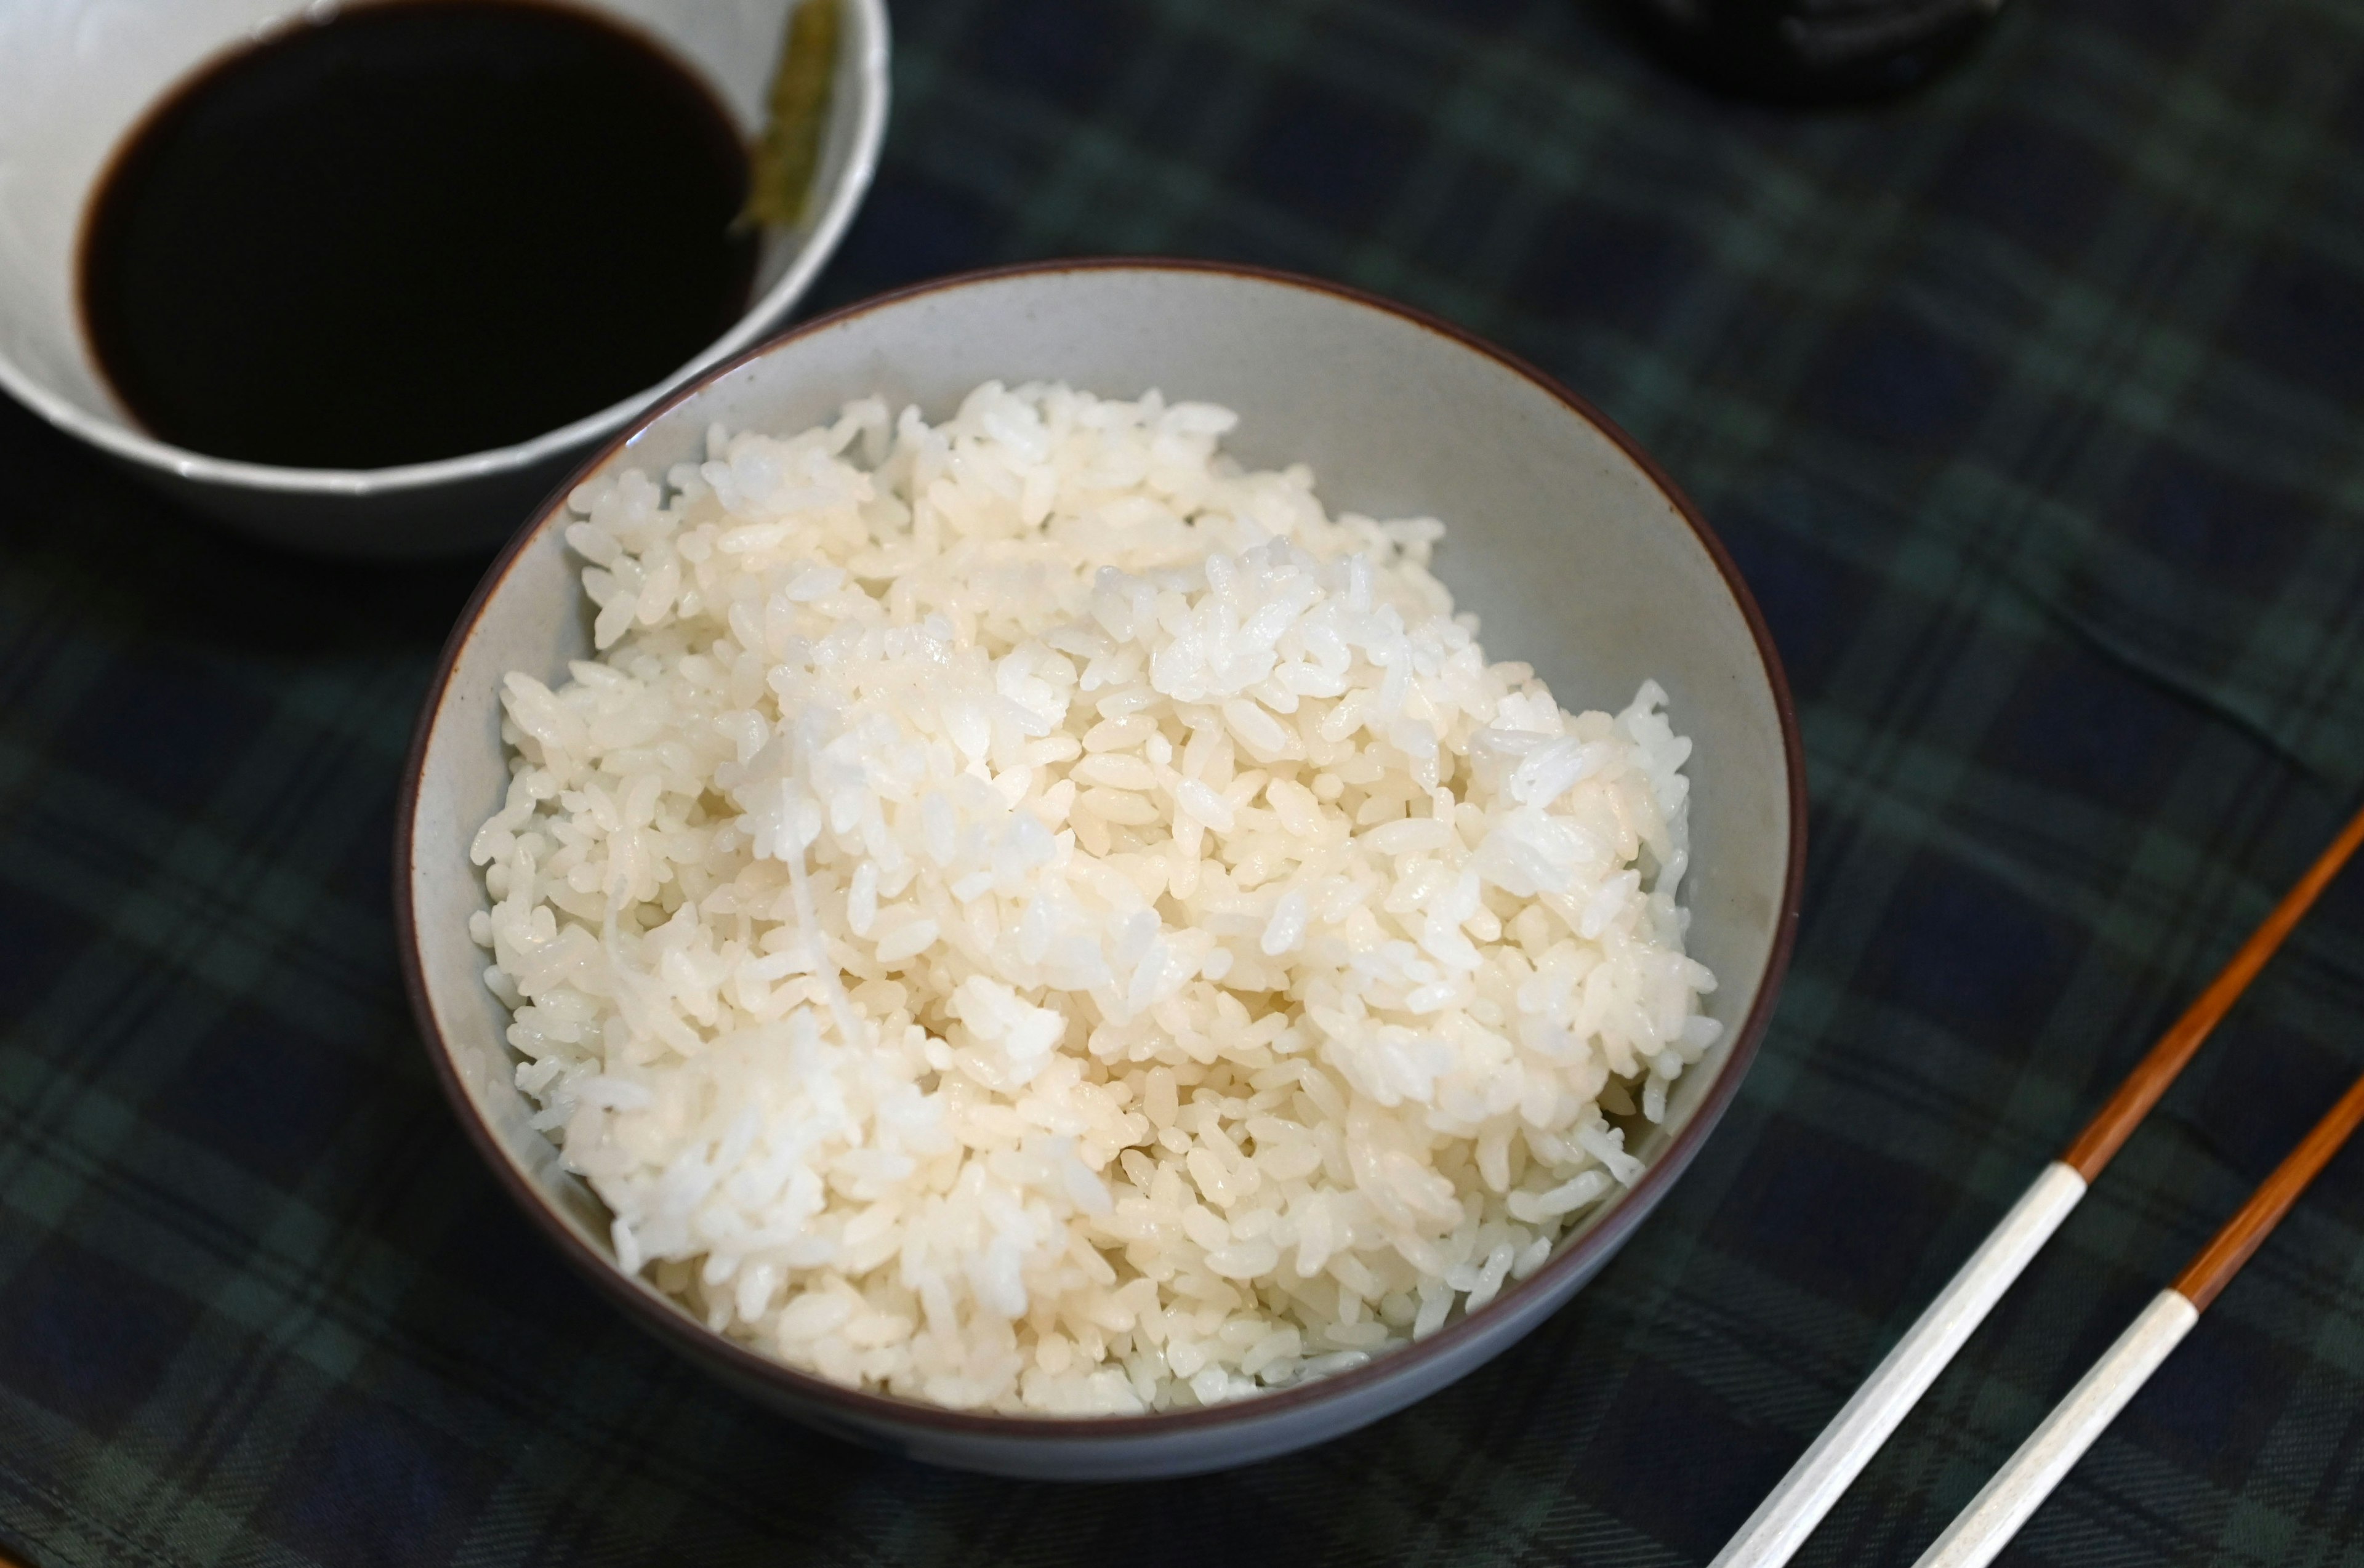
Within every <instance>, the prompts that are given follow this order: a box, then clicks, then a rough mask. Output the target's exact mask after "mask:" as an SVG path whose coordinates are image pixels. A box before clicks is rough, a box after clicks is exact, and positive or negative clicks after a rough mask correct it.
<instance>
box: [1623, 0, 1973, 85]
mask: <svg viewBox="0 0 2364 1568" xmlns="http://www.w3.org/2000/svg"><path fill="white" fill-rule="evenodd" d="M1628 6H1629V8H1630V9H1631V10H1632V11H1633V12H1634V15H1635V16H1636V17H1637V18H1638V19H1639V20H1640V22H1641V24H1642V26H1643V28H1644V30H1645V32H1646V33H1648V35H1649V36H1650V37H1651V39H1653V40H1654V41H1655V42H1656V44H1657V45H1658V46H1659V48H1660V50H1662V51H1663V52H1664V53H1665V54H1667V56H1668V57H1669V58H1670V59H1671V60H1672V61H1674V63H1675V64H1677V65H1678V67H1680V68H1681V69H1683V70H1685V71H1688V72H1690V73H1691V74H1693V75H1696V76H1698V77H1700V78H1701V79H1702V80H1704V81H1706V82H1708V83H1711V84H1712V85H1713V86H1717V87H1721V88H1723V89H1724V90H1726V91H1729V92H1737V93H1745V94H1748V95H1755V96H1759V97H1767V98H1775V99H1779V100H1783V101H1786V102H1791V103H1844V102H1850V101H1856V100H1862V99H1870V98H1882V97H1887V96H1890V95H1894V94H1897V93H1902V92H1906V91H1909V90H1910V89H1912V88H1913V87H1917V86H1919V85H1920V84H1921V83H1924V82H1925V81H1927V80H1928V79H1929V78H1930V77H1932V76H1934V75H1935V74H1936V73H1937V72H1939V71H1941V70H1943V69H1944V68H1945V67H1946V65H1948V64H1950V63H1951V62H1952V61H1955V60H1956V59H1957V58H1958V57H1959V56H1960V55H1961V54H1962V52H1963V51H1964V50H1967V49H1968V47H1969V46H1970V44H1971V43H1972V41H1973V40H1975V39H1977V37H1978V36H1979V33H1980V32H1982V31H1983V30H1984V29H1985V28H1986V27H1987V25H1988V24H1989V23H1990V22H1991V21H1993V20H1994V17H1995V14H1996V13H1997V12H1999V11H2000V10H2002V6H2003V0H1628Z"/></svg>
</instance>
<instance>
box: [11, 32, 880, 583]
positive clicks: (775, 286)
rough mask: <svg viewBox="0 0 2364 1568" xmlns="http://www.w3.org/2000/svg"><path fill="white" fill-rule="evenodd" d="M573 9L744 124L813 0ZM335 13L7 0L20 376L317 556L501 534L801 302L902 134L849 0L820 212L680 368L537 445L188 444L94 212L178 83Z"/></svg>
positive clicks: (126, 448)
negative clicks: (132, 378)
mask: <svg viewBox="0 0 2364 1568" xmlns="http://www.w3.org/2000/svg"><path fill="white" fill-rule="evenodd" d="M567 3H568V4H571V5H575V6H580V7H581V8H583V9H585V10H589V11H594V12H597V13H599V14H602V15H604V16H607V17H611V18H612V19H614V20H616V21H619V22H621V23H623V24H625V25H627V26H630V27H632V28H636V29H638V30H639V31H641V33H643V34H644V35H646V36H647V37H649V38H651V39H653V40H655V41H656V42H657V43H658V44H660V45H661V46H662V47H663V49H664V50H666V52H667V53H669V54H671V55H672V56H674V57H675V59H677V60H680V61H683V62H685V63H686V64H687V65H688V66H689V67H690V68H691V69H692V70H693V71H694V72H696V73H697V75H698V76H699V77H701V78H702V79H703V80H704V81H705V82H706V83H708V86H709V87H711V88H712V89H713V90H714V93H715V95H716V97H717V98H718V99H719V101H720V102H721V103H722V104H723V106H725V107H726V108H727V109H728V110H729V111H730V116H731V117H732V119H733V120H735V121H736V122H737V123H738V124H739V126H740V127H741V128H742V131H744V132H745V134H747V135H748V136H749V137H751V138H752V137H753V136H754V135H755V134H756V133H757V132H758V131H759V130H760V129H761V128H762V125H763V121H764V111H765V104H766V95H767V93H768V91H769V88H770V84H771V77H772V70H773V66H774V64H775V62H776V61H777V60H778V59H779V53H780V40H781V35H782V33H783V31H784V29H785V28H786V25H787V20H788V17H789V15H790V14H791V13H792V12H793V11H794V10H795V9H796V0H567ZM330 8H331V7H329V6H322V5H319V4H315V5H313V6H308V7H307V6H291V5H290V4H288V0H24V3H22V4H10V5H6V6H0V387H5V388H6V390H7V391H8V393H9V394H10V395H13V396H14V397H16V398H17V401H19V402H21V403H23V404H24V405H26V406H28V407H29V408H31V409H32V410H33V411H34V412H36V413H38V414H39V415H40V416H41V417H43V418H45V419H47V420H49V421H50V423H51V424H53V425H55V426H57V427H58V428H60V429H61V430H64V431H66V432H67V433H68V434H70V435H72V436H75V437H78V438H80V439H83V440H85V441H88V442H89V443H90V444H91V445H92V446H94V447H96V448H97V449H98V450H100V451H103V452H105V453H106V454H107V455H108V456H109V457H112V458H114V459H116V460H117V461H118V462H121V463H123V464H124V465H125V466H127V467H128V468H129V469H131V470H132V471H133V472H134V473H138V474H139V475H140V476H141V477H142V478H145V479H147V480H149V481H150V482H151V483H153V484H156V485H158V486H159V487H160V488H162V489H163V490H164V491H165V492H166V493H167V494H170V495H173V496H175V497H176V498H178V499H181V500H184V501H185V502H187V503H189V504H190V505H192V506H195V507H197V508H199V509H200V510H202V511H204V512H206V513H207V514H209V515H211V516H213V517H217V518H218V519H219V520H221V521H222V522H224V523H227V524H228V525H229V526H230V527H232V528H238V529H240V531H242V532H245V533H250V534H253V535H256V536H257V537H260V538H262V539H270V540H273V542H275V543H279V544H284V545H288V546H291V547H293V548H295V549H298V550H307V551H311V552H314V553H317V554H324V555H344V556H367V557H377V558H381V559H384V558H394V557H417V556H431V555H442V554H450V553H452V552H455V551H459V550H470V549H479V548H483V547H485V546H488V545H491V544H495V543H496V542H498V541H499V540H500V539H503V538H504V537H506V536H507V534H508V533H509V532H510V530H511V529H513V528H516V526H517V525H518V524H519V522H520V521H522V520H523V519H524V517H525V516H526V513H527V512H528V511H529V510H530V508H531V507H532V506H533V505H534V503H535V502H537V501H539V500H540V499H541V497H542V495H544V494H546V493H547V492H548V491H549V489H550V487H551V485H552V484H553V483H554V482H555V481H556V480H557V479H558V478H560V477H561V476H562V475H563V473H565V472H566V471H567V470H568V469H569V468H571V467H573V466H574V463H575V462H578V461H580V459H581V458H582V456H583V453H584V451H585V449H586V448H588V447H589V446H590V444H591V443H592V442H594V441H596V440H597V439H599V438H600V437H602V436H605V435H608V434H610V433H612V432H614V431H615V430H617V429H618V428H620V427H621V426H622V425H623V424H624V423H625V422H626V421H627V420H629V419H630V418H631V417H632V416H633V415H634V414H635V413H637V412H639V411H640V410H641V409H643V408H645V407H647V406H649V405H650V404H651V403H652V402H653V401H655V400H656V399H657V398H659V397H662V396H663V395H665V394H666V393H667V392H669V391H671V390H673V389H675V388H676V387H678V386H681V385H682V384H685V383H686V382H688V381H690V380H691V379H692V378H694V377H696V376H697V374H698V373H701V372H702V371H704V370H706V369H707V368H708V367H709V366H711V365H713V364H715V363H717V362H719V361H722V360H724V359H727V358H729V357H730V355H732V354H735V353H737V352H739V351H740V350H743V349H745V348H746V347H747V346H748V345H749V344H751V343H753V342H755V341H757V340H758V339H761V338H762V337H764V335H765V334H766V333H767V332H769V331H771V330H772V329H774V328H776V327H777V326H778V325H779V324H780V323H781V322H782V321H783V320H784V319H785V318H786V316H787V313H788V311H789V309H790V308H791V307H792V306H794V305H795V304H796V302H797V299H798V298H799V297H801V296H802V295H803V294H804V293H805V291H806V290H807V289H808V287H810V286H811V284H812V281H813V278H814V276H815V275H816V274H817V273H818V272H820V267H821V264H822V262H824V261H827V260H828V258H829V254H830V252H831V250H834V249H835V248H836V245H837V242H838V240H839V239H841V238H842V237H843V235H844V233H845V229H846V226H847V225H848V224H849V223H851V222H852V221H853V213H854V209H855V208H856V207H857V206H859V205H860V203H861V200H862V197H863V195H864V193H865V192H866V191H867V189H868V188H869V184H870V177H871V173H872V172H873V170H874V169H875V166H876V163H877V160H878V148H879V144H880V142H881V141H882V140H883V139H884V138H885V135H886V128H887V9H886V4H885V0H839V22H838V52H837V61H836V66H835V73H834V77H833V84H832V87H831V94H830V107H829V124H828V127H827V129H826V131H825V132H824V135H823V138H822V143H821V160H820V170H819V172H818V174H817V175H816V177H815V183H814V188H813V193H812V198H811V201H810V202H809V204H808V209H807V211H808V216H807V217H806V219H805V222H804V223H803V224H802V225H801V226H800V227H799V228H797V229H796V230H793V231H788V232H784V233H778V234H774V235H771V236H767V238H766V241H765V244H764V250H763V253H762V255H761V257H760V259H759V261H758V262H757V267H756V277H755V288H754V294H755V297H754V300H753V304H751V305H750V306H748V307H747V310H746V313H745V314H744V315H742V317H740V318H739V320H738V321H737V322H736V323H735V324H733V325H732V327H731V328H730V330H729V331H727V332H725V333H724V334H723V335H722V336H721V337H719V338H718V339H715V340H714V341H713V342H712V343H710V344H708V346H707V347H706V348H705V349H704V350H702V351H700V352H699V353H698V354H697V357H696V358H694V359H693V360H691V361H689V362H688V363H686V364H685V365H683V366H682V367H681V368H680V369H679V370H678V371H676V372H675V373H674V374H673V375H671V376H669V377H667V378H666V379H665V380H664V381H663V383H661V384H658V385H656V386H652V387H650V388H648V389H647V390H646V391H644V392H641V393H638V394H635V395H632V396H630V397H627V398H625V399H623V400H622V401H620V402H618V403H616V404H613V405H611V406H608V407H606V408H602V409H600V410H598V411H597V412H596V413H591V414H586V415H585V416H584V417H581V418H579V419H576V420H574V422H573V423H572V424H568V425H564V426H562V427H561V428H557V429H555V430H551V431H548V432H546V433H544V434H542V435H540V436H537V437H535V438H534V439H531V440H528V441H520V442H518V443H516V444H515V445H511V446H506V447H497V448H495V449H492V450H486V451H478V452H467V453H454V454H453V455H452V456H450V457H447V458H440V459H437V460H435V461H434V462H416V463H406V464H403V465H401V466H399V467H393V468H376V469H314V468H286V467H280V466H276V465H273V464H269V463H256V462H235V461H232V460H229V459H225V458H217V457H211V456H208V455H206V453H203V452H195V451H189V450H184V449H182V448H179V447H175V446H173V445H170V444H168V443H166V442H164V441H161V440H158V439H155V438H153V437H151V436H150V435H148V434H147V433H146V432H144V431H142V430H141V429H139V428H138V426H137V425H136V424H134V423H133V422H132V421H131V420H130V418H129V417H128V415H127V414H126V413H125V411H124V409H123V406H122V405H121V403H120V402H119V401H118V400H117V398H116V396H115V395H114V394H113V392H112V391H111V390H109V388H108V386H107V384H106V378H105V376H104V375H103V374H101V373H100V371H99V369H98V366H97V364H96V362H95V361H94V359H93V357H92V355H91V352H90V349H89V345H88V342H87V340H86V339H85V338H84V333H83V329H82V318H81V310H80V306H79V304H78V302H77V299H76V275H77V267H78V260H77V257H78V251H79V248H80V244H81V238H82V227H83V218H84V210H85V208H86V206H87V204H88V202H89V199H90V196H91V194H92V191H93V189H94V188H95V186H96V184H97V183H98V182H99V180H100V179H101V177H102V176H103V174H104V172H105V171H106V166H107V163H108V161H109V160H110V159H111V158H112V157H113V156H114V154H115V152H116V150H117V147H118V145H119V144H120V143H121V141H122V140H123V139H124V137H125V136H126V135H127V134H128V132H129V131H130V130H131V129H132V128H134V127H135V126H136V125H138V123H139V120H140V118H141V117H143V116H144V115H146V114H147V113H148V111H149V110H150V108H151V107H152V106H154V105H155V104H156V103H157V102H158V101H159V100H161V99H162V98H163V97H164V96H165V95H167V94H168V93H170V92H171V90H172V89H173V86H174V85H175V84H177V83H180V82H182V81H183V80H184V79H186V78H187V77H188V76H189V75H190V74H192V73H193V72H195V70H197V69H198V68H199V67H201V66H202V65H204V64H205V63H206V61H210V60H213V59H215V58H217V56H219V55H221V54H223V53H224V52H226V51H229V50H234V49H236V48H238V47H240V45H242V44H245V43H247V42H248V41H250V40H251V39H256V38H260V37H265V36H268V35H269V34H271V33H272V32H273V31H275V30H277V29H279V28H284V27H287V26H290V25H297V24H300V23H301V22H302V21H303V20H304V19H305V18H306V17H307V16H310V17H318V16H319V15H321V14H322V13H323V12H324V11H326V10H328V9H330ZM651 195H652V201H661V200H662V193H652V194H651Z"/></svg>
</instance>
